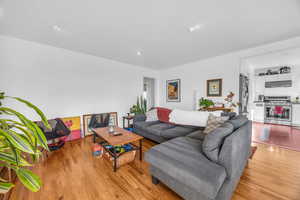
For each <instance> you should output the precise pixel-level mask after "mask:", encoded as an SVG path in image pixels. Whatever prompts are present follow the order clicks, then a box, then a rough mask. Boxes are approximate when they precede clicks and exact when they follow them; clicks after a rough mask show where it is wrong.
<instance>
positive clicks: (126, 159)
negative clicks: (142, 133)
mask: <svg viewBox="0 0 300 200" xmlns="http://www.w3.org/2000/svg"><path fill="white" fill-rule="evenodd" d="M135 155H136V150H133V151H129V152H125V153H123V154H122V155H121V156H119V157H118V158H117V168H119V167H121V166H123V165H125V164H127V163H130V162H132V161H134V159H135ZM105 157H106V158H108V160H109V161H112V163H113V165H114V162H113V161H114V158H113V157H112V156H111V155H110V154H109V153H107V152H106V153H105Z"/></svg>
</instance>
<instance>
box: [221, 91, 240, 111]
mask: <svg viewBox="0 0 300 200" xmlns="http://www.w3.org/2000/svg"><path fill="white" fill-rule="evenodd" d="M234 95H235V94H234V93H233V92H229V94H228V95H227V97H226V98H225V99H224V100H225V102H226V104H225V105H226V107H227V108H235V107H237V106H238V105H239V103H234V102H233V97H234Z"/></svg>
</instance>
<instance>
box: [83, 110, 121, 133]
mask: <svg viewBox="0 0 300 200" xmlns="http://www.w3.org/2000/svg"><path fill="white" fill-rule="evenodd" d="M106 114H108V113H99V114H95V115H99V116H101V115H106ZM109 114H110V116H109V118H110V119H109V125H112V126H118V113H117V112H110V113H109ZM92 115H94V114H87V115H83V132H84V136H88V135H92V134H93V132H92V130H91V129H90V128H89V123H90V121H91V118H92Z"/></svg>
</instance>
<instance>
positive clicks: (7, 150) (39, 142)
mask: <svg viewBox="0 0 300 200" xmlns="http://www.w3.org/2000/svg"><path fill="white" fill-rule="evenodd" d="M4 99H12V100H16V101H18V102H20V103H22V104H24V105H25V106H27V107H29V108H31V109H33V110H34V111H35V112H36V113H37V115H39V117H40V118H41V120H42V122H43V123H44V124H45V126H47V127H49V124H48V121H47V119H46V117H45V115H44V114H43V112H42V111H41V110H40V109H39V108H37V107H36V106H35V105H33V104H32V103H30V102H28V101H26V100H23V99H21V98H18V97H10V96H5V94H4V92H0V166H1V167H7V168H8V169H10V170H13V171H15V173H16V175H17V178H18V179H19V180H20V182H21V183H22V184H23V185H24V186H25V187H26V188H28V189H29V190H31V191H33V192H36V191H38V190H39V189H40V187H41V184H42V183H41V180H40V178H39V177H38V176H37V175H36V174H34V173H33V172H32V171H31V170H30V169H29V167H30V166H33V164H34V163H35V162H36V161H37V160H38V159H39V158H40V156H41V150H42V149H46V150H48V145H47V140H46V137H45V135H44V133H43V132H42V131H41V129H40V128H39V127H38V126H37V125H36V124H35V123H34V122H33V121H31V120H30V119H28V118H27V117H26V116H25V115H24V114H22V113H20V112H18V111H16V110H14V109H12V108H10V107H9V106H7V105H4V104H3V100H4ZM12 187H14V184H13V183H11V182H9V181H8V180H5V179H3V178H2V177H0V193H6V192H8V191H9V190H10V189H11V188H12Z"/></svg>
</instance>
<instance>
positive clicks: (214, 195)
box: [134, 116, 252, 200]
mask: <svg viewBox="0 0 300 200" xmlns="http://www.w3.org/2000/svg"><path fill="white" fill-rule="evenodd" d="M137 122H138V121H136V122H135V125H134V127H135V128H137V129H136V132H137V133H138V134H139V133H141V132H140V131H141V126H140V127H139V125H137V124H139V123H137ZM139 122H141V118H140V119H139ZM136 123H137V124H136ZM142 124H143V127H144V128H145V127H148V128H151V127H153V126H154V127H153V128H157V130H160V131H158V132H155V134H153V135H152V136H150V135H149V134H150V130H149V129H148V130H147V133H146V132H143V133H142V134H143V135H144V136H145V135H146V137H148V138H151V137H152V139H153V140H156V141H161V142H163V141H165V142H163V143H161V144H158V145H156V146H154V147H152V148H151V149H150V150H149V151H148V152H146V153H145V160H146V161H147V162H148V163H150V173H151V175H152V181H153V183H154V184H157V183H159V181H161V182H163V183H164V184H165V185H167V186H168V187H169V188H171V189H172V190H174V191H175V192H176V193H177V194H179V195H180V196H181V197H183V198H184V199H187V200H229V199H230V198H231V196H232V194H233V192H234V190H235V188H236V186H237V184H238V182H239V179H240V177H241V175H242V173H243V170H244V168H245V166H246V164H247V160H248V158H249V155H250V151H251V136H252V122H251V121H249V120H248V119H247V118H246V117H244V116H236V117H234V118H232V119H231V120H228V121H227V122H226V123H224V124H223V125H222V126H221V127H219V128H217V129H215V130H214V131H213V132H211V133H209V134H208V135H206V136H205V135H204V134H203V132H202V130H199V129H198V130H197V129H192V127H190V128H191V129H189V132H190V133H188V134H186V133H187V132H188V131H187V130H188V129H185V131H181V132H180V131H178V133H175V132H174V137H171V136H170V132H167V133H166V135H165V131H164V130H165V129H164V128H162V127H165V128H166V130H167V129H169V128H167V126H164V125H163V126H159V125H158V124H156V123H154V122H153V123H145V122H144V123H141V124H140V125H142ZM146 124H147V125H146ZM174 126H175V127H173V128H176V125H174ZM158 127H160V128H158ZM194 128H195V127H194ZM145 130H146V129H145ZM174 130H175V129H174ZM178 130H183V129H182V128H181V127H180V128H179V129H178ZM151 133H154V132H153V131H152V132H151ZM175 135H176V136H175ZM171 138H173V139H171Z"/></svg>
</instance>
